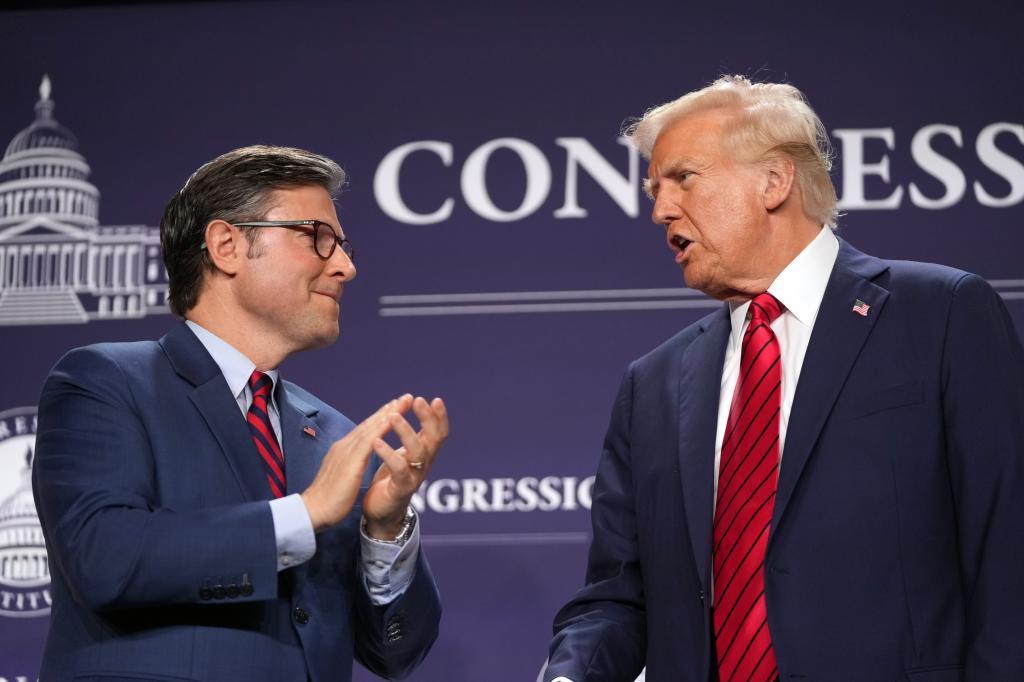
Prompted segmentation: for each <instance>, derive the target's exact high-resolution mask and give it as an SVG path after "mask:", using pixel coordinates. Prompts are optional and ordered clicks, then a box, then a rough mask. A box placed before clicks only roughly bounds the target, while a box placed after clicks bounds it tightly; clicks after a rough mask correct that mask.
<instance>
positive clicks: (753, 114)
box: [622, 76, 838, 229]
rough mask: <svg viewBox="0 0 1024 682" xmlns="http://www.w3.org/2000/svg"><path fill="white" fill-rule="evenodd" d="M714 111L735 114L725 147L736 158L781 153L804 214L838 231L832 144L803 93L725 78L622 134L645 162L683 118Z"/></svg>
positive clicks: (751, 159) (664, 107) (789, 87)
mask: <svg viewBox="0 0 1024 682" xmlns="http://www.w3.org/2000/svg"><path fill="white" fill-rule="evenodd" d="M712 109H725V110H730V111H733V112H735V114H736V115H735V116H734V117H733V119H732V120H731V121H730V122H728V123H727V124H726V126H725V139H724V140H723V144H724V145H725V146H726V148H727V149H729V150H730V151H731V152H732V153H733V154H734V155H735V156H736V158H737V159H739V160H742V161H747V162H752V163H756V162H761V161H766V160H769V159H772V158H775V157H777V156H779V155H784V156H786V157H788V158H789V159H790V160H791V161H792V162H793V165H794V168H795V174H796V182H797V186H798V187H799V188H800V195H801V197H802V199H803V209H804V212H805V213H806V214H807V215H808V216H810V217H811V218H812V219H814V220H816V221H817V222H819V223H820V224H823V225H826V224H827V225H828V226H829V227H831V228H832V229H835V228H836V225H837V220H838V213H837V210H836V190H835V186H834V185H833V184H832V178H831V177H829V171H830V170H831V169H832V145H831V144H830V142H829V139H828V133H827V131H826V130H825V126H824V124H823V123H822V122H821V119H820V118H818V115H817V114H816V113H814V110H813V109H812V108H811V106H810V105H809V104H808V103H807V98H806V97H804V95H803V93H802V92H800V91H799V90H798V89H797V88H795V87H793V86H792V85H788V84H785V83H752V82H751V81H750V80H749V79H748V78H746V77H745V76H722V77H721V78H719V79H718V80H716V81H715V82H714V83H711V84H710V85H708V86H707V87H704V88H701V89H700V90H694V91H693V92H689V93H687V94H685V95H683V96H682V97H680V98H678V99H675V100H672V101H671V102H666V103H665V104H662V105H660V106H657V107H654V108H652V109H649V110H648V111H647V112H646V113H645V114H644V115H643V116H641V117H640V118H639V119H634V120H632V121H630V122H629V123H628V125H627V126H626V128H625V130H623V132H622V134H623V135H624V136H625V137H626V138H627V139H628V140H629V141H630V142H631V143H632V144H633V145H634V146H635V147H636V148H637V149H638V150H639V151H640V153H641V154H643V155H644V157H646V158H648V159H649V158H650V157H651V150H652V149H653V148H654V143H655V141H656V140H657V139H658V135H659V134H661V131H662V130H664V129H665V128H666V127H667V126H669V125H671V124H673V123H675V122H677V121H679V120H680V119H682V118H684V117H686V116H689V115H692V114H696V113H701V112H705V111H709V110H712Z"/></svg>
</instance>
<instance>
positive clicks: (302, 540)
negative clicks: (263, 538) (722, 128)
mask: <svg viewBox="0 0 1024 682" xmlns="http://www.w3.org/2000/svg"><path fill="white" fill-rule="evenodd" d="M270 513H271V515H272V516H273V517H274V538H275V541H276V542H277V570H278V571H283V570H285V569H286V568H291V567H292V566H298V565H299V564H304V563H306V562H307V561H309V560H310V559H311V558H313V554H315V553H316V534H315V533H314V532H313V522H312V521H311V520H310V518H309V512H308V511H306V504H305V503H304V502H303V501H302V496H300V495H298V494H294V495H288V496H286V497H281V498H278V499H276V500H270Z"/></svg>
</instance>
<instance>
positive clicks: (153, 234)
mask: <svg viewBox="0 0 1024 682" xmlns="http://www.w3.org/2000/svg"><path fill="white" fill-rule="evenodd" d="M51 90H52V87H51V84H50V79H49V78H48V77H47V76H43V80H42V84H41V85H40V86H39V101H38V102H36V105H35V120H34V121H32V123H31V124H30V125H29V126H28V127H27V128H25V129H24V130H22V131H21V132H19V133H18V134H17V135H15V136H14V137H13V138H12V139H11V142H10V144H8V145H7V150H6V152H5V153H4V155H3V158H2V159H0V326H10V325H43V324H82V323H85V322H89V321H90V320H104V319H107V320H109V319H133V318H142V317H145V316H146V315H153V314H166V313H168V312H169V311H168V308H167V272H166V270H165V269H164V264H163V259H162V256H161V252H160V234H159V228H155V227H148V226H146V225H100V223H99V199H100V192H99V190H98V189H97V188H96V186H95V185H93V184H92V183H90V182H89V173H90V170H89V165H88V164H87V163H86V161H85V157H83V156H82V155H81V154H80V153H79V151H78V140H77V139H76V138H75V136H74V134H73V133H72V132H71V131H70V130H68V129H67V128H65V127H64V126H62V125H60V124H59V123H58V122H57V120H56V119H55V118H54V115H53V110H54V101H53V100H52V99H51V98H50V95H51Z"/></svg>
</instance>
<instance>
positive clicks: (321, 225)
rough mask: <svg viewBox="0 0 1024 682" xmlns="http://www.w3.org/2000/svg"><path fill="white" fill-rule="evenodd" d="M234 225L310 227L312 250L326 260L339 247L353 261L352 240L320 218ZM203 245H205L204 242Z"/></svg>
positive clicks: (354, 254)
mask: <svg viewBox="0 0 1024 682" xmlns="http://www.w3.org/2000/svg"><path fill="white" fill-rule="evenodd" d="M232 224H233V225H234V226H235V227H310V228H312V232H311V234H312V235H313V251H315V252H316V255H317V256H319V257H320V258H322V259H323V260H327V259H328V258H330V257H331V256H333V255H334V249H335V248H336V247H338V246H340V247H341V251H342V253H344V254H345V255H346V256H347V257H348V259H349V260H350V261H353V262H355V259H356V250H355V247H354V246H352V242H350V241H349V240H347V239H345V238H344V237H339V236H338V233H337V232H335V231H334V228H333V227H332V226H331V225H330V223H325V222H322V221H320V220H254V221H251V222H247V223H232ZM203 246H206V245H205V244H204V245H203Z"/></svg>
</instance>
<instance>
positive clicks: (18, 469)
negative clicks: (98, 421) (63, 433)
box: [0, 407, 50, 618]
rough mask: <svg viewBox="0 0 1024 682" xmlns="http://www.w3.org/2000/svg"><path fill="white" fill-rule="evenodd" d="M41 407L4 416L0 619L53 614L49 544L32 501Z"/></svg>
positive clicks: (0, 435) (0, 417)
mask: <svg viewBox="0 0 1024 682" xmlns="http://www.w3.org/2000/svg"><path fill="white" fill-rule="evenodd" d="M35 442H36V408H34V407H16V408H14V409H12V410H6V411H4V412H0V617H4V616H6V617H11V618H31V617H33V616H45V615H47V614H49V613H50V570H49V567H48V566H47V563H46V543H45V541H44V540H43V529H42V527H41V526H40V525H39V515H38V514H37V513H36V505H35V501H34V500H33V498H32V457H33V455H34V452H35Z"/></svg>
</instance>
